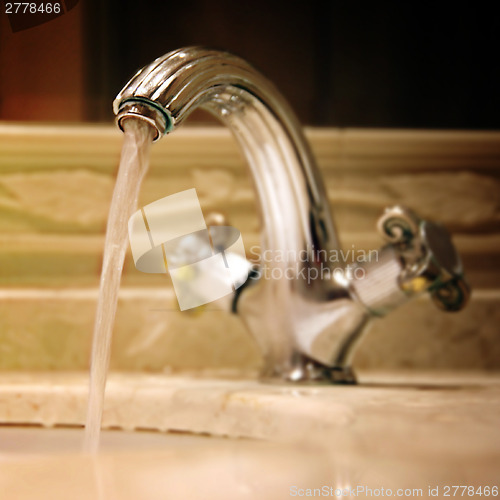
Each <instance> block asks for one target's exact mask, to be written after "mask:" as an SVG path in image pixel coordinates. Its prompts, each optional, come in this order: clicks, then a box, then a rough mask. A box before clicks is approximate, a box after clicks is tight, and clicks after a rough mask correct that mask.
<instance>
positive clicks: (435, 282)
mask: <svg viewBox="0 0 500 500" xmlns="http://www.w3.org/2000/svg"><path fill="white" fill-rule="evenodd" d="M377 228H378V230H379V232H380V233H381V234H382V236H383V237H384V239H385V240H386V241H387V242H388V243H389V244H390V246H392V247H393V248H394V250H395V251H396V254H397V255H398V256H399V258H400V260H401V262H402V271H401V273H400V275H399V280H398V281H399V286H400V287H401V289H402V290H403V291H404V292H405V294H407V295H408V296H411V295H415V294H418V293H420V292H423V291H424V290H427V291H429V293H430V294H431V297H432V299H433V301H434V302H435V304H436V305H437V306H438V307H439V308H440V309H443V310H445V311H459V310H460V309H462V308H463V307H464V306H465V304H466V303H467V301H468V298H469V296H470V287H469V285H468V283H467V281H466V279H465V277H464V270H463V266H462V261H461V259H460V256H459V255H458V252H457V250H456V248H455V246H454V244H453V242H452V240H451V237H450V234H449V233H448V231H447V230H446V229H445V228H444V227H443V226H441V225H440V224H437V223H435V222H431V221H426V220H423V219H420V218H419V217H418V216H417V215H416V214H415V213H414V212H413V211H411V210H410V209H408V208H405V207H401V206H395V207H390V208H387V209H386V210H385V212H384V214H383V215H382V216H381V217H380V219H379V220H378V223H377Z"/></svg>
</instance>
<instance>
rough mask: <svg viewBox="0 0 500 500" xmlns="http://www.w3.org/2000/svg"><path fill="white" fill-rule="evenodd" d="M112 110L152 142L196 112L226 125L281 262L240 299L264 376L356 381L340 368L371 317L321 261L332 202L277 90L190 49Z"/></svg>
mask: <svg viewBox="0 0 500 500" xmlns="http://www.w3.org/2000/svg"><path fill="white" fill-rule="evenodd" d="M113 107H114V112H115V114H116V115H117V123H118V125H119V126H120V127H121V126H122V123H123V121H124V120H127V119H133V118H136V119H137V118H138V119H142V120H146V121H147V122H149V123H150V124H151V125H152V126H153V127H154V128H155V130H156V137H155V140H158V139H159V138H161V137H162V136H163V135H164V134H166V133H168V132H170V131H172V130H174V129H175V128H176V127H178V126H179V125H180V124H181V123H182V122H183V121H184V120H185V119H186V117H187V116H188V115H189V113H190V112H192V111H193V110H194V109H196V108H203V109H206V110H208V111H209V112H211V113H212V114H214V115H215V116H217V117H218V118H219V119H220V120H221V121H222V122H223V123H224V124H226V125H227V127H228V128H229V129H230V130H231V132H232V134H233V135H234V137H235V138H236V140H237V142H238V143H239V145H240V147H241V149H242V151H243V153H244V155H245V157H246V160H247V163H248V166H249V168H250V171H251V173H252V177H253V181H254V185H255V188H256V191H257V195H258V199H259V202H260V211H261V220H262V248H261V250H262V252H264V251H266V252H267V253H266V254H267V255H278V254H280V255H285V256H286V258H285V259H271V260H269V259H265V262H262V267H261V270H260V272H259V271H257V275H258V276H259V279H257V280H249V282H250V284H249V285H248V286H246V287H245V288H244V289H243V290H242V291H241V293H239V294H238V297H237V307H236V309H237V312H238V314H241V315H242V317H243V319H244V321H245V322H246V324H247V326H248V327H249V329H250V330H251V332H252V333H253V335H254V336H255V338H256V340H257V342H258V344H259V346H260V348H261V350H262V353H263V355H264V359H265V372H266V374H267V375H269V376H276V375H278V376H280V377H282V378H288V379H291V380H301V379H304V378H306V379H310V378H318V377H325V376H326V377H327V378H328V377H329V378H330V379H335V380H339V381H343V382H350V381H352V380H353V378H352V375H351V374H350V372H349V370H348V369H347V368H346V366H347V364H348V363H349V360H350V355H351V352H352V346H353V345H354V342H355V340H356V339H357V338H358V337H359V335H360V333H361V332H362V331H363V327H364V326H365V324H366V322H367V320H368V318H369V317H370V315H371V314H372V312H373V311H370V308H369V307H368V306H369V304H368V305H367V304H366V303H363V302H362V301H361V300H359V298H358V297H360V293H358V290H356V288H355V287H353V285H352V284H351V283H349V282H347V281H346V280H345V279H343V278H342V277H339V276H338V274H335V273H334V272H333V269H332V268H333V265H332V263H331V262H330V259H328V258H326V259H324V258H323V259H322V258H319V256H325V255H327V256H328V255H329V252H331V251H332V250H335V249H338V248H339V242H338V238H337V234H336V231H335V228H334V224H333V222H332V219H331V214H330V208H329V203H328V199H327V197H326V194H325V190H324V187H323V183H322V181H321V177H320V175H319V171H318V169H317V166H316V163H315V160H314V157H313V155H312V153H311V150H310V148H309V145H308V143H307V141H306V139H305V137H304V135H303V132H302V129H301V127H300V125H299V122H298V120H297V119H296V117H295V115H294V114H293V112H292V111H291V109H290V107H289V106H288V104H287V103H286V102H285V100H284V99H283V98H282V96H281V95H280V94H279V92H278V91H277V90H276V89H275V87H274V86H273V85H272V84H271V83H270V82H269V81H268V80H267V79H266V78H264V77H263V76H262V75H261V74H260V73H258V72H257V71H256V70H255V69H254V68H252V67H251V66H250V65H249V64H247V63H246V62H245V61H243V60H242V59H240V58H238V57H236V56H234V55H231V54H228V53H225V52H219V51H215V50H209V49H205V48H200V47H191V48H186V49H180V50H177V51H174V52H170V53H169V54H166V55H165V56H163V57H161V58H159V59H156V60H155V61H153V63H151V64H150V65H148V66H146V67H144V68H143V69H141V70H140V71H139V72H138V73H137V74H136V75H135V76H134V77H133V78H132V79H131V80H130V82H129V83H128V84H127V85H126V86H125V87H124V89H123V90H122V91H121V92H120V94H118V96H117V97H116V100H115V101H114V104H113ZM336 266H337V268H338V263H336ZM394 286H395V285H394ZM363 290H364V288H363V287H361V288H360V291H361V292H362V291H363ZM365 295H367V296H368V295H369V294H365ZM390 300H392V296H391V299H390ZM326 367H330V368H329V369H328V370H327V369H326ZM325 373H328V375H325Z"/></svg>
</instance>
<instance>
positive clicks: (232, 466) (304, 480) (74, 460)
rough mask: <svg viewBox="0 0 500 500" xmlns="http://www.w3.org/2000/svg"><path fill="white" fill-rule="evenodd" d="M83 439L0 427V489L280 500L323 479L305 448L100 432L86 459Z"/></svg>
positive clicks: (48, 495)
mask: <svg viewBox="0 0 500 500" xmlns="http://www.w3.org/2000/svg"><path fill="white" fill-rule="evenodd" d="M82 438H83V431H82V429H75V428H56V429H46V428H42V427H16V426H7V427H5V426H4V427H0V443H1V445H0V489H1V490H2V491H3V492H9V496H8V498H15V499H16V500H23V499H30V500H32V499H33V498H37V499H50V500H57V499H65V500H67V499H68V498H72V499H82V500H83V499H85V500H89V499H96V500H101V499H120V500H122V499H123V500H127V499H134V500H136V499H139V498H140V499H146V500H147V499H156V498H158V499H165V498H169V499H177V498H178V499H181V498H182V499H190V498H192V499H198V498H203V499H212V498H214V499H238V498H259V499H260V498H284V497H287V496H288V492H289V489H290V487H291V486H293V485H297V484H319V483H323V482H325V481H327V474H328V473H329V471H328V470H327V462H324V463H321V462H320V460H318V456H317V454H314V453H312V451H310V450H307V449H305V448H304V447H301V448H297V447H290V446H285V445H277V444H271V443H265V442H258V441H247V440H232V439H227V438H217V437H207V436H199V435H198V436H196V435H189V434H172V433H168V434H165V433H157V432H156V433H155V432H123V431H104V432H103V435H102V440H101V451H100V453H99V454H98V455H97V456H90V455H83V454H81V453H80V451H79V450H80V448H81V442H82ZM271 471H272V473H270V472H271ZM69 492H71V493H69Z"/></svg>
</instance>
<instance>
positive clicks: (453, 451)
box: [0, 372, 500, 500]
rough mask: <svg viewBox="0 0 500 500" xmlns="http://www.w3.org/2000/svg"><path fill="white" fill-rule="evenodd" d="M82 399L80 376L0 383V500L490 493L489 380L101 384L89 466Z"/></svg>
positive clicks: (496, 460) (174, 379)
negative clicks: (102, 398) (96, 445)
mask: <svg viewBox="0 0 500 500" xmlns="http://www.w3.org/2000/svg"><path fill="white" fill-rule="evenodd" d="M86 394H87V375H86V374H85V373H72V374H71V373H45V374H41V373H40V374H33V373H30V374H20V373H17V374H14V373H11V374H6V373H5V374H2V375H0V422H2V423H3V424H4V425H3V426H0V461H1V467H0V491H15V495H12V496H11V497H12V498H15V499H16V500H22V499H24V498H26V499H28V498H29V499H32V498H50V499H51V500H53V499H58V498H64V499H67V498H68V491H71V498H72V499H73V498H76V499H78V498H82V499H86V500H88V499H89V498H97V499H100V498H103V499H115V498H117V499H128V498H131V499H132V498H133V499H137V498H140V499H141V500H142V499H149V498H151V499H153V498H154V499H156V498H159V499H160V498H161V499H165V498H169V499H171V498H174V499H175V498H182V499H189V498H193V499H198V498H203V499H210V498H216V499H225V498H228V499H239V498H250V499H254V498H256V499H259V500H260V499H267V498H269V499H273V500H274V499H280V498H289V497H290V496H307V490H308V489H309V490H310V491H309V496H312V495H313V492H314V489H317V494H316V496H318V495H319V492H323V493H325V492H327V491H330V492H331V491H332V490H328V488H333V491H335V490H336V489H337V490H338V489H339V488H340V489H344V491H347V490H345V488H348V489H349V491H350V493H348V494H349V495H351V496H354V494H353V492H354V493H356V496H357V497H360V498H363V497H370V495H369V494H367V493H366V491H364V492H363V490H362V491H358V488H365V489H366V488H372V489H376V488H382V487H384V488H386V489H387V488H391V489H392V490H393V491H394V492H395V491H396V490H397V489H400V488H403V490H405V489H417V490H418V489H422V494H418V496H419V497H422V498H425V497H427V496H429V491H428V487H429V486H431V487H432V488H435V487H438V488H441V490H440V492H441V493H440V495H442V494H443V490H442V488H444V487H445V486H446V485H471V486H475V487H479V486H483V487H484V486H490V487H493V486H495V485H498V470H499V468H500V429H499V426H498V422H499V420H500V378H499V376H498V375H489V376H488V375H485V374H479V373H477V374H474V373H461V374H457V373H451V374H445V373H437V372H436V373H433V372H428V373H408V372H407V373H405V372H399V373H395V372H392V373H390V374H383V373H379V374H377V373H366V374H360V385H359V386H354V387H341V386H290V385H286V384H262V383H259V382H257V381H256V380H246V379H240V380H237V379H226V380H224V379H220V378H219V379H215V378H210V377H209V376H207V375H205V376H204V377H203V378H199V377H198V378H197V377H194V376H191V377H188V376H186V375H176V376H173V375H169V376H167V375H160V374H158V375H151V374H150V375H148V374H144V373H142V374H139V373H136V374H119V373H112V374H111V376H110V379H109V384H108V390H107V395H106V404H105V411H104V417H103V425H104V427H105V428H106V429H108V430H105V431H104V432H103V439H102V446H101V450H100V453H99V454H98V455H97V456H94V457H92V456H86V455H83V454H82V453H80V446H81V442H82V439H83V431H82V429H81V424H82V422H83V420H84V414H85V402H86ZM19 424H30V426H29V427H26V426H20V425H19ZM34 424H37V425H38V427H33V425H34ZM54 425H55V427H54ZM68 426H72V427H68ZM323 487H324V488H325V489H324V490H321V488H323ZM353 488H354V490H352V491H351V489H353ZM34 492H37V493H36V494H35V493H34ZM301 493H303V495H301ZM348 494H347V493H344V494H343V496H346V495H348ZM44 495H45V496H44ZM416 495H417V494H413V496H416ZM323 496H325V495H323ZM330 496H334V495H333V494H331V495H330ZM372 496H373V495H372ZM394 496H396V494H395V493H394Z"/></svg>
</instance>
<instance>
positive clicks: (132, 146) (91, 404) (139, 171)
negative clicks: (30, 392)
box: [84, 119, 153, 453]
mask: <svg viewBox="0 0 500 500" xmlns="http://www.w3.org/2000/svg"><path fill="white" fill-rule="evenodd" d="M123 127H124V132H125V140H124V143H123V148H122V153H121V158H120V167H119V170H118V177H117V179H116V184H115V189H114V191H113V199H112V201H111V208H110V210H109V215H108V224H107V229H106V241H105V244H104V257H103V264H102V271H101V281H100V288H99V300H98V303H97V311H96V317H95V324H94V337H93V344H92V358H91V364H90V383H89V398H88V405H87V418H86V422H85V438H84V451H85V452H89V453H96V452H97V450H98V449H99V436H100V430H101V421H102V411H103V405H104V392H105V388H106V376H107V372H108V367H109V359H110V352H111V339H112V335H113V325H114V322H115V315H116V307H117V303H118V291H119V289H120V280H121V275H122V270H123V262H124V260H125V252H126V250H127V240H128V238H127V234H128V229H127V226H128V220H129V218H130V216H131V215H132V214H133V213H134V211H135V210H136V209H137V199H138V196H139V191H140V188H141V184H142V180H143V179H144V176H145V174H146V172H147V170H148V167H149V150H150V146H151V143H152V139H153V129H152V128H151V127H150V125H148V124H147V123H145V122H143V121H141V120H132V119H128V120H125V121H124V122H123Z"/></svg>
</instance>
